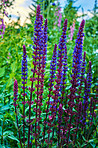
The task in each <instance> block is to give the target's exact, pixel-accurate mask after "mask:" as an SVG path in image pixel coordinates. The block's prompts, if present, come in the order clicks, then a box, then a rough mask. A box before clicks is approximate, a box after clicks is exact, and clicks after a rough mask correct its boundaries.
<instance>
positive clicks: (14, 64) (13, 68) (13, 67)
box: [11, 62, 17, 72]
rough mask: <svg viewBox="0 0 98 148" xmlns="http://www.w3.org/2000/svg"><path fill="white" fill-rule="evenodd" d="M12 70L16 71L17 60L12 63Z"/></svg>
mask: <svg viewBox="0 0 98 148" xmlns="http://www.w3.org/2000/svg"><path fill="white" fill-rule="evenodd" d="M11 70H12V72H15V71H16V70H17V65H16V62H13V63H12V64H11Z"/></svg>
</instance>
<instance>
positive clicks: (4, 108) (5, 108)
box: [1, 104, 10, 111]
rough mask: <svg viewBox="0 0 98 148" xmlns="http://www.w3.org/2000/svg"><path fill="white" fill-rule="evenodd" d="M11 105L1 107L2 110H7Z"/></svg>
mask: <svg viewBox="0 0 98 148" xmlns="http://www.w3.org/2000/svg"><path fill="white" fill-rule="evenodd" d="M9 108H10V107H9V104H7V105H5V106H3V107H1V111H5V110H8V109H9Z"/></svg>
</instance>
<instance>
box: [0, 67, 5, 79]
mask: <svg viewBox="0 0 98 148" xmlns="http://www.w3.org/2000/svg"><path fill="white" fill-rule="evenodd" d="M4 74H5V66H4V67H2V68H0V77H2V76H4Z"/></svg>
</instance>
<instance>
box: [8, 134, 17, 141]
mask: <svg viewBox="0 0 98 148" xmlns="http://www.w3.org/2000/svg"><path fill="white" fill-rule="evenodd" d="M8 138H10V139H12V140H15V141H17V142H19V140H18V139H17V138H16V137H15V136H13V135H11V136H8Z"/></svg>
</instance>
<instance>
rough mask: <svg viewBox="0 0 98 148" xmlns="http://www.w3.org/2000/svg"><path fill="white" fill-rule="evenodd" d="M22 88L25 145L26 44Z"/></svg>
mask: <svg viewBox="0 0 98 148" xmlns="http://www.w3.org/2000/svg"><path fill="white" fill-rule="evenodd" d="M21 78H22V84H23V86H22V89H23V93H22V96H23V101H22V104H23V115H22V118H23V143H24V146H25V117H26V116H25V104H26V101H25V96H26V95H27V93H26V91H25V89H26V88H27V87H26V83H27V55H26V47H25V45H23V60H22V77H21Z"/></svg>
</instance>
